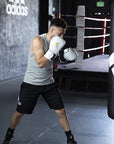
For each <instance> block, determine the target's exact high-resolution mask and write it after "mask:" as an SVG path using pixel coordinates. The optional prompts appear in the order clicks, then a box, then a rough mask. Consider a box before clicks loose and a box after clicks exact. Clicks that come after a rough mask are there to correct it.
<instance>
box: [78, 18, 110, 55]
mask: <svg viewBox="0 0 114 144" xmlns="http://www.w3.org/2000/svg"><path fill="white" fill-rule="evenodd" d="M76 17H82V18H84V19H85V20H92V21H98V22H102V28H97V27H81V26H79V28H84V29H88V30H102V35H95V36H84V39H87V38H88V39H89V38H90V39H94V38H95V39H96V38H102V41H101V46H100V47H97V48H90V49H85V50H83V51H80V52H89V51H94V50H99V49H101V53H102V54H104V51H105V48H106V47H109V46H110V44H107V45H105V40H106V37H109V36H110V34H106V29H107V28H108V29H110V27H107V26H106V25H107V22H110V21H111V20H110V19H107V18H104V19H100V18H92V17H85V16H76Z"/></svg>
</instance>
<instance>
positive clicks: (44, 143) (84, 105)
mask: <svg viewBox="0 0 114 144" xmlns="http://www.w3.org/2000/svg"><path fill="white" fill-rule="evenodd" d="M21 82H22V77H19V78H17V79H15V80H9V82H6V83H5V82H3V83H1V84H0V142H2V141H3V139H4V136H5V133H6V130H7V128H8V126H9V122H10V118H11V116H12V114H13V112H15V107H16V101H17V95H18V91H19V85H20V83H21ZM93 95H94V94H93ZM63 101H64V104H65V106H66V111H67V115H68V118H69V122H70V125H71V129H72V132H73V134H74V135H75V139H76V140H77V141H78V142H79V144H114V120H112V119H110V118H109V117H108V116H107V100H106V99H98V98H95V97H94V98H90V97H87V96H86V94H85V95H83V96H82V94H81V93H69V92H63ZM14 136H15V142H16V144H66V137H65V134H64V132H63V130H62V129H61V127H60V125H59V122H58V119H57V116H56V114H55V112H54V111H53V110H50V109H49V108H48V106H47V104H46V103H45V101H44V100H43V98H42V97H40V98H39V101H38V103H37V105H36V107H35V109H34V112H33V114H32V115H24V117H23V118H22V120H21V122H20V124H19V125H18V127H17V128H16V130H15V135H14Z"/></svg>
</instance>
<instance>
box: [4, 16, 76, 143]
mask: <svg viewBox="0 0 114 144" xmlns="http://www.w3.org/2000/svg"><path fill="white" fill-rule="evenodd" d="M66 29H67V23H66V22H65V21H64V20H63V19H62V18H55V19H53V20H52V21H51V24H50V28H49V31H48V33H46V34H42V35H39V36H36V37H35V38H34V39H33V40H32V42H31V46H30V52H29V55H28V65H27V70H26V73H25V76H24V80H23V83H22V85H21V88H20V93H19V97H18V105H17V109H16V112H15V113H14V114H13V116H12V118H11V122H10V126H9V128H8V130H7V133H6V136H5V139H4V142H3V144H9V143H10V142H11V140H12V138H13V133H14V130H15V128H16V126H17V125H18V124H19V122H20V120H21V118H22V116H23V115H24V114H31V113H32V112H33V109H34V107H35V105H36V102H37V99H38V97H39V95H42V96H43V98H44V99H45V101H46V102H47V104H48V105H49V107H50V108H51V109H54V110H55V112H56V114H57V116H58V119H59V123H60V125H61V127H62V128H63V130H64V131H65V134H66V137H67V144H77V142H76V141H75V140H74V136H73V134H72V133H71V130H70V126H69V122H68V119H67V116H66V112H65V108H64V105H63V102H62V98H61V93H60V90H58V88H57V85H56V84H55V82H54V78H53V60H54V58H55V57H56V56H57V55H58V52H59V51H60V50H61V48H62V47H63V46H64V45H65V41H64V40H63V35H64V33H65V31H66Z"/></svg>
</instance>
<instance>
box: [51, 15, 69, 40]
mask: <svg viewBox="0 0 114 144" xmlns="http://www.w3.org/2000/svg"><path fill="white" fill-rule="evenodd" d="M66 29H67V23H66V21H65V20H63V19H62V18H55V19H52V20H51V24H50V29H49V31H50V34H51V37H53V36H59V37H63V35H64V34H65V31H66Z"/></svg>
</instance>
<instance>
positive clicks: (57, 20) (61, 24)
mask: <svg viewBox="0 0 114 144" xmlns="http://www.w3.org/2000/svg"><path fill="white" fill-rule="evenodd" d="M50 26H56V27H62V28H64V29H66V28H67V22H66V21H65V20H64V19H62V18H54V19H52V20H51V24H50Z"/></svg>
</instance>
